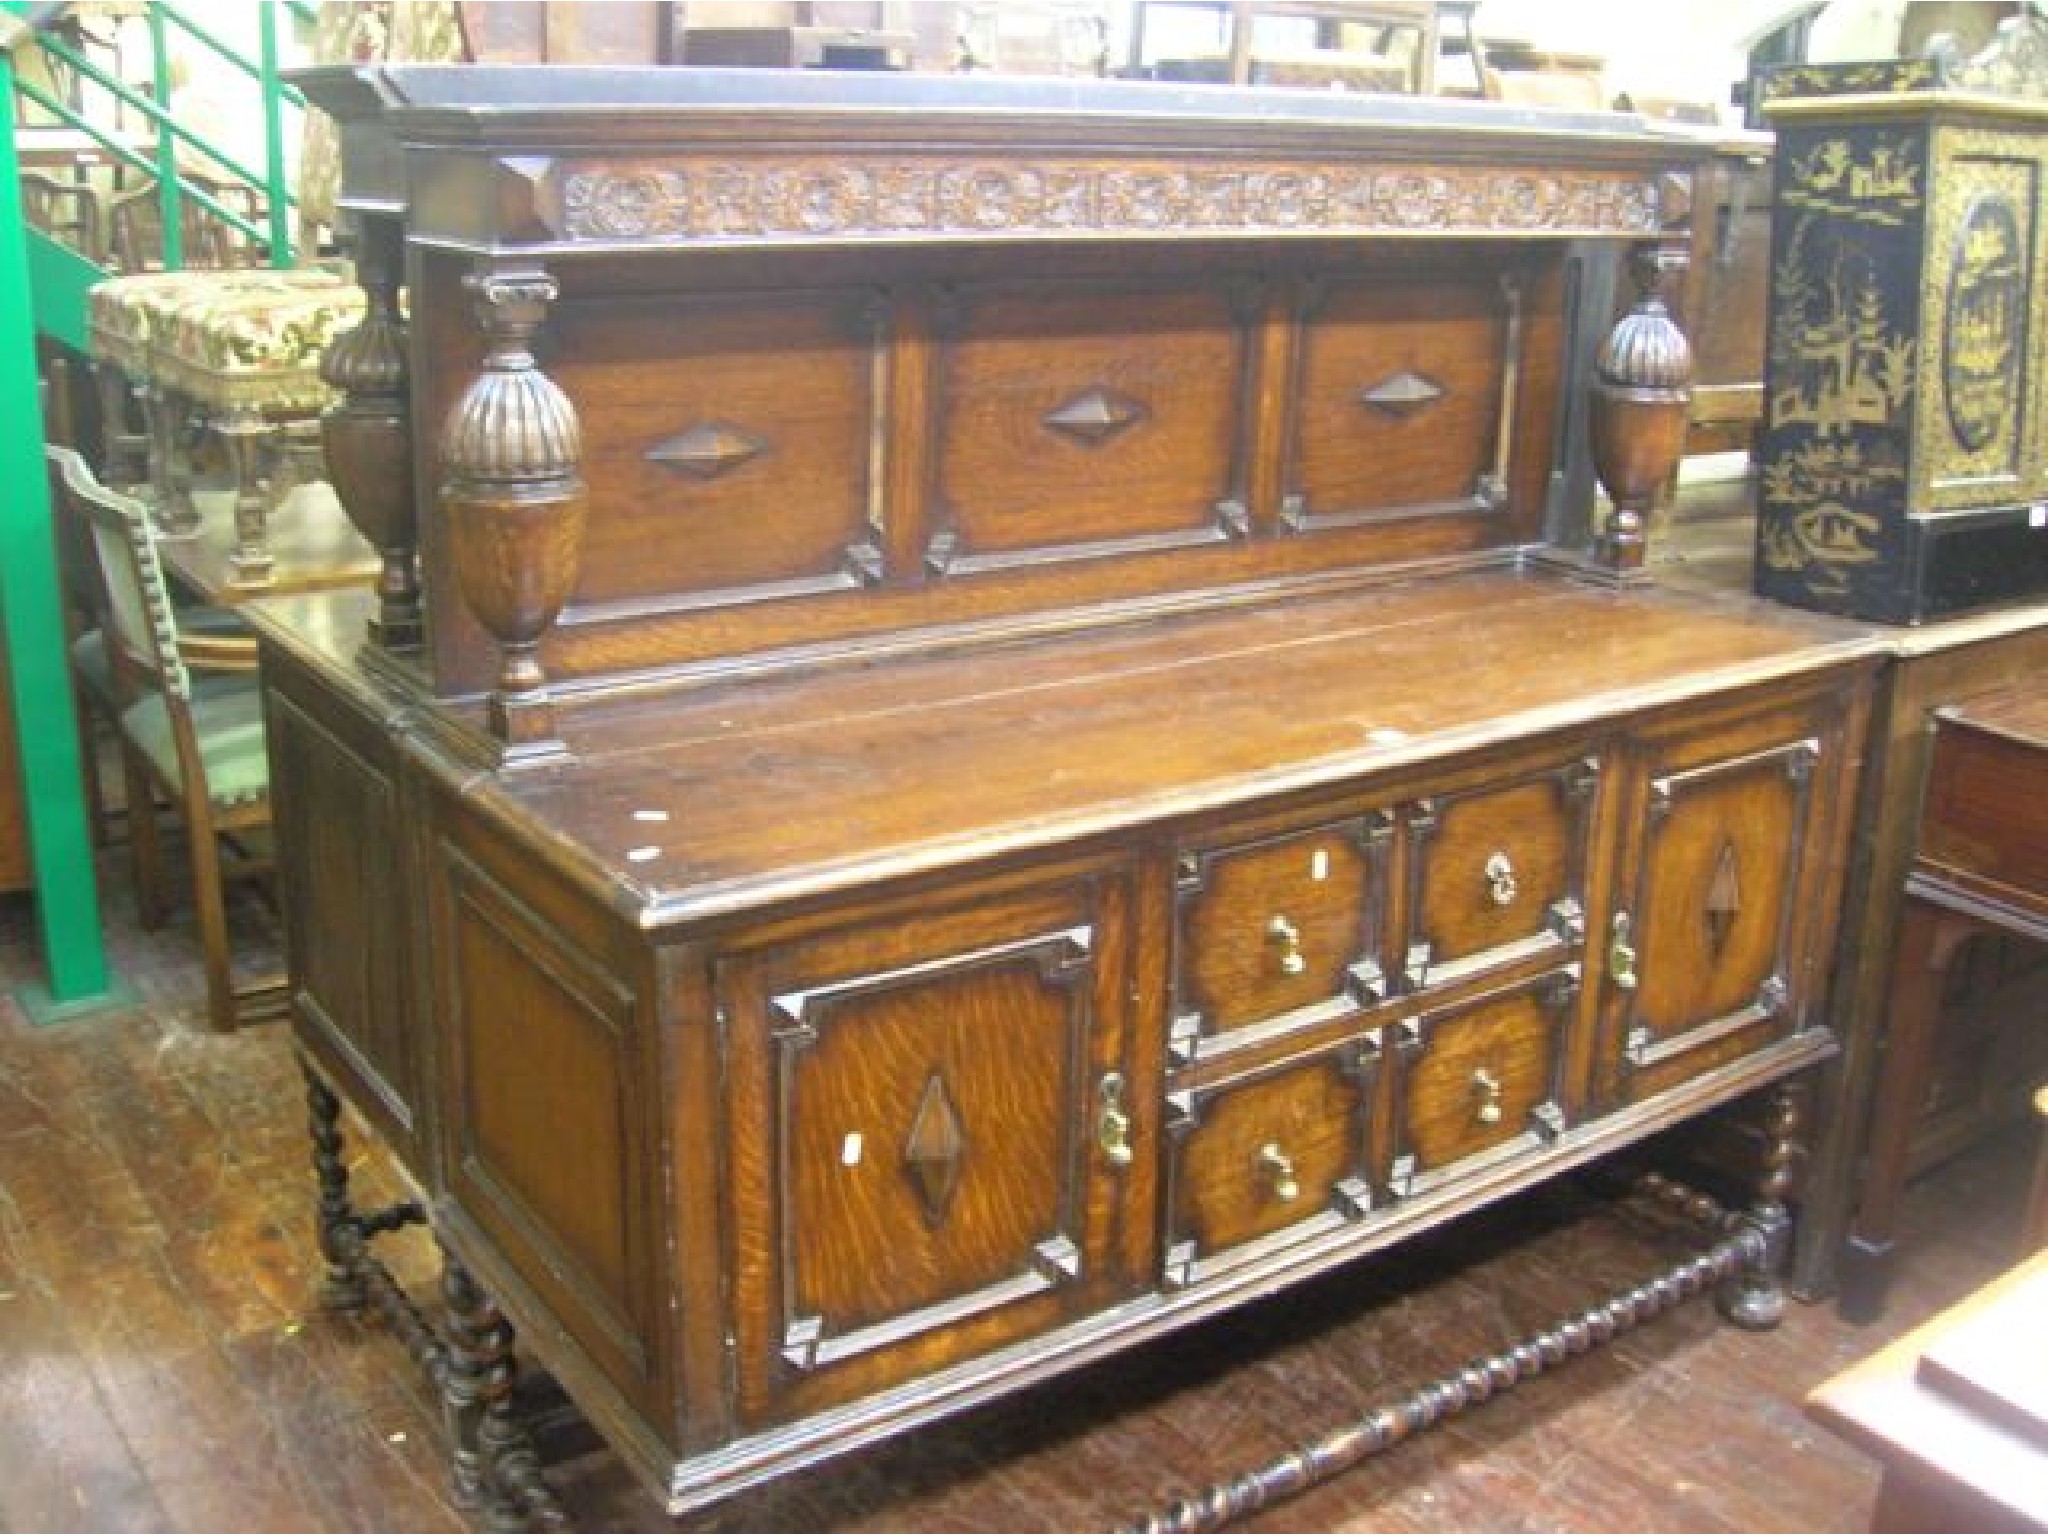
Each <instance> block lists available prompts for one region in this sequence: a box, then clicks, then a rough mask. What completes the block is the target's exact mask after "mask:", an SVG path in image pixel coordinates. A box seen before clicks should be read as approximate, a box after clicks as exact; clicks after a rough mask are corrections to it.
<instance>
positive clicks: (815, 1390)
mask: <svg viewBox="0 0 2048 1536" xmlns="http://www.w3.org/2000/svg"><path fill="white" fill-rule="evenodd" d="M1127 904H1128V897H1127V887H1126V885H1125V882H1124V881H1123V880H1122V879H1121V878H1118V879H1114V880H1102V881H1094V880H1090V881H1084V882H1081V883H1078V884H1072V885H1066V886H1061V887H1057V888H1054V889H1051V890H1045V891H1034V892H1028V893H1025V894H1020V895H1016V896H1009V897H1001V898H993V899H990V900H986V901H981V902H974V903H970V904H968V905H965V906H962V907H957V908H954V909H951V910H946V909H943V908H942V909H938V910H935V911H932V912H930V913H926V914H922V915H917V916H911V917H907V918H904V919H902V920H890V921H880V922H871V923H866V924H860V923H856V924H854V925H852V926H849V927H847V928H844V929H839V930H831V931H827V932H824V933H821V934H819V935H817V936H815V937H813V938H809V939H801V940H796V941H793V942H788V943H784V944H780V945H777V946H775V947H771V948H768V949H765V950H762V951H759V952H756V953H746V954H741V955H737V956H733V957H731V958H728V959H727V960H725V961H723V962H721V963H720V965H719V967H718V976H719V983H718V985H719V992H720V996H721V998H722V1000H723V1002H722V1006H724V1007H725V1009H726V1010H727V1012H728V1014H729V1016H730V1018H731V1019H732V1026H731V1027H732V1031H733V1035H732V1045H731V1050H732V1057H733V1064H734V1074H735V1077H736V1079H737V1080H738V1098H737V1101H736V1105H735V1109H734V1112H733V1115H732V1118H731V1122H730V1126H731V1130H730V1134H731V1135H732V1136H733V1137H734V1138H735V1145H734V1148H733V1152H732V1163H733V1166H734V1167H735V1169H736V1170H739V1176H738V1187H737V1188H736V1189H735V1190H734V1194H733V1199H734V1204H735V1225H736V1235H737V1241H738V1244H739V1248H740V1252H739V1255H738V1266H737V1271H736V1279H735V1285H734V1293H733V1306H734V1312H735V1318H734V1321H735V1326H736V1335H737V1338H738V1347H739V1382H738V1386H739V1405H740V1413H741V1417H742V1418H743V1419H744V1420H746V1421H749V1422H756V1423H758V1422H763V1421H770V1420H773V1419H777V1418H781V1417H783V1416H785V1415H787V1414H790V1413H794V1412H802V1411H809V1410H812V1409H816V1408H820V1407H823V1406H826V1405H829V1404H831V1403H834V1402H840V1401H845V1400H847V1399H850V1398H853V1397H857V1396H860V1395H862V1394H863V1393H865V1392H868V1391H872V1390H875V1389H876V1388H878V1387H880V1386H884V1385H888V1384H892V1383H894V1382H896V1381H900V1380H903V1379H906V1378H907V1377H909V1376H912V1375H915V1374H917V1373H919V1372H922V1371H926V1370H931V1369H935V1368H937V1367H939V1366H942V1365H945V1364H949V1363H951V1362H953V1361H956V1360H960V1359H964V1358H968V1357H970V1356H972V1355H974V1354H979V1353H982V1352H985V1351H987V1350H989V1349H992V1348H995V1347H997V1346H999V1345H1001V1344H1004V1343H1008V1342H1010V1341H1012V1340H1014V1339H1017V1338H1020V1337H1025V1336H1028V1335H1030V1334H1032V1333H1036V1332H1040V1331H1043V1330H1044V1329H1046V1328H1049V1327H1051V1326H1054V1325H1055V1324H1057V1323H1059V1322H1063V1321H1066V1320H1068V1319H1070V1318H1072V1317H1074V1316H1076V1315H1079V1314H1080V1313H1081V1312H1082V1311H1085V1310H1087V1309H1088V1308H1090V1307H1092V1306H1096V1305H1100V1304H1101V1303H1102V1302H1103V1301H1104V1300H1105V1299H1106V1298H1107V1297H1109V1296H1112V1295H1114V1294H1116V1292H1117V1290H1118V1289H1119V1286H1120V1282H1119V1280H1118V1271H1119V1268H1120V1266H1119V1265H1118V1263H1117V1262H1116V1257H1115V1253H1114V1248H1113V1245H1114V1243H1115V1241H1116V1236H1117V1230H1118V1228H1117V1221H1116V1206H1117V1200H1118V1190H1119V1184H1120V1181H1121V1179H1122V1177H1123V1174H1122V1169H1123V1168H1125V1167H1127V1166H1128V1165H1129V1163H1130V1161H1131V1160H1132V1159H1133V1158H1135V1157H1136V1156H1139V1155H1143V1147H1144V1146H1146V1145H1148V1144H1150V1143H1149V1137H1148V1134H1147V1132H1146V1131H1145V1130H1144V1129H1143V1122H1142V1121H1141V1120H1140V1118H1139V1114H1138V1109H1137V1091H1138V1090H1137V1089H1136V1088H1135V1087H1134V1086H1133V1085H1132V1084H1131V1083H1130V1081H1129V1078H1128V1075H1127V1070H1126V1065H1125V1063H1124V1061H1123V1056H1122V1053H1123V1050H1124V1032H1125V1029H1126V1027H1127V1020H1126V1009H1127V1004H1126V1002H1125V999H1126V997H1127V995H1128V993H1129V989H1130V979H1129V974H1128V972H1129V955H1128V944H1129V919H1128V913H1127ZM1126 1153H1128V1154H1129V1155H1128V1156H1127V1155H1126Z"/></svg>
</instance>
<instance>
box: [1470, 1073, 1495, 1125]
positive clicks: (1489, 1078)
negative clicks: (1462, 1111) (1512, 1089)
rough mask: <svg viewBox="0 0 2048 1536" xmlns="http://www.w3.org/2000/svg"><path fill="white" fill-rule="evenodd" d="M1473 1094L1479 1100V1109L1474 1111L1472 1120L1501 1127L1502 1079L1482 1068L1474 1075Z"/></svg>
mask: <svg viewBox="0 0 2048 1536" xmlns="http://www.w3.org/2000/svg"><path fill="white" fill-rule="evenodd" d="M1472 1093H1473V1096H1474V1097H1475V1098H1477V1099H1478V1100H1479V1105H1478V1107H1477V1108H1476V1109H1474V1110H1473V1111H1472V1118H1473V1119H1475V1120H1477V1121H1478V1122H1479V1123H1480V1124H1481V1125H1499V1124H1500V1116H1501V1109H1500V1079H1499V1078H1497V1077H1495V1076H1494V1075H1493V1074H1492V1073H1491V1072H1489V1071H1487V1070H1486V1068H1484V1067H1481V1068H1480V1069H1479V1070H1478V1071H1477V1072H1474V1073H1473V1074H1472Z"/></svg>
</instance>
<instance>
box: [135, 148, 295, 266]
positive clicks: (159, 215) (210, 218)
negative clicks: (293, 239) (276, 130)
mask: <svg viewBox="0 0 2048 1536" xmlns="http://www.w3.org/2000/svg"><path fill="white" fill-rule="evenodd" d="M182 175H183V179H184V180H185V181H186V182H188V183H190V184H191V185H193V186H196V187H198V188H199V189H200V190H201V191H202V192H205V193H207V194H208V195H209V196H210V197H212V198H213V200H214V201H215V202H217V203H219V204H220V205H221V206H222V207H224V208H228V209H230V210H232V211H233V212H235V213H237V214H239V215H240V216H241V217H242V218H243V219H245V220H247V221H248V222H249V223H251V224H254V225H256V226H257V227H258V228H261V227H262V226H263V222H264V220H265V219H266V218H267V217H268V214H267V212H266V207H265V203H264V200H263V194H262V193H261V192H260V191H258V190H257V189H256V188H254V187H252V186H250V185H248V184H247V183H246V182H241V181H236V180H234V179H233V178H230V177H223V176H209V175H206V174H205V173H204V172H199V171H193V170H190V169H187V170H185V171H184V172H183V173H182ZM104 221H105V238H106V260H107V261H109V262H110V263H111V264H112V265H113V266H114V267H116V268H118V269H119V270H120V271H123V272H154V271H158V270H160V269H161V268H162V267H163V264H164V214H163V195H162V193H161V192H160V191H159V190H158V187H157V181H156V178H155V177H145V178H143V179H142V180H141V181H140V182H138V183H137V184H136V185H134V186H132V187H129V188H128V189H126V190H125V191H122V192H118V193H116V194H115V195H114V196H113V197H111V198H109V199H108V201H107V206H106V212H105V215H104ZM178 223H179V227H180V232H181V233H180V239H181V241H182V248H183V254H184V263H183V264H184V265H185V266H186V267H197V268H202V269H217V268H226V267H253V266H259V265H261V264H262V263H263V262H264V260H265V259H266V258H267V256H268V254H269V253H268V251H267V250H265V248H264V247H263V246H262V245H260V244H258V243H257V242H255V241H252V240H250V239H249V237H248V236H246V235H244V234H243V233H242V232H241V231H240V230H239V229H237V228H235V226H234V225H232V224H230V223H228V222H227V221H226V220H225V219H222V218H221V217H219V216H218V215H217V214H215V213H214V212H213V211H212V210H211V209H209V208H207V207H206V206H205V205H204V204H203V203H200V202H198V201H196V200H195V199H192V198H189V197H188V198H185V199H184V200H182V201H181V202H180V203H179V205H178Z"/></svg>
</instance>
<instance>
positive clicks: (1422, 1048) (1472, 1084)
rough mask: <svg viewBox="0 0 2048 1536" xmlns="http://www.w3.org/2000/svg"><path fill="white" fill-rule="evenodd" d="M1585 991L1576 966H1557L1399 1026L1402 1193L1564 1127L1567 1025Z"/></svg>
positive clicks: (1398, 1185) (1398, 1182)
mask: <svg viewBox="0 0 2048 1536" xmlns="http://www.w3.org/2000/svg"><path fill="white" fill-rule="evenodd" d="M1577 997H1578V976H1577V974H1576V972H1575V971H1566V972H1559V973H1555V974H1551V975H1547V976H1543V977H1540V978H1537V979H1535V980H1532V981H1529V982H1524V983H1522V984H1519V985H1517V986H1514V987H1510V988H1505V989H1502V990H1500V991H1496V992H1491V993H1487V994H1485V995H1483V996H1481V997H1479V998H1476V999H1473V1000H1472V1001H1470V1002H1468V1003H1464V1004H1461V1005H1459V1006H1457V1007H1455V1008H1451V1009H1447V1010H1445V1011H1443V1012H1441V1013H1435V1014H1425V1015H1422V1016H1420V1017H1418V1018H1414V1019H1409V1020H1405V1021H1403V1023H1402V1024H1401V1025H1400V1026H1398V1028H1397V1031H1396V1035H1395V1046H1394V1052H1393V1056H1394V1067H1393V1072H1394V1102H1395V1104H1396V1105H1397V1110H1396V1116H1395V1134H1396V1143H1395V1145H1396V1147H1397V1149H1398V1150H1397V1152H1396V1155H1395V1158H1394V1164H1393V1168H1392V1170H1391V1175H1390V1177H1391V1183H1392V1185H1393V1188H1394V1191H1395V1193H1396V1194H1399V1195H1401V1196H1404V1197H1406V1196H1412V1195H1415V1194H1418V1193H1420V1192H1421V1191H1423V1190H1425V1189H1428V1188H1430V1187H1433V1186H1434V1185H1436V1184H1438V1183H1441V1182H1443V1180H1444V1179H1446V1178H1448V1177H1452V1176H1454V1175H1455V1174H1456V1172H1457V1170H1458V1168H1459V1165H1460V1164H1464V1163H1468V1162H1472V1161H1475V1160H1481V1159H1484V1158H1486V1157H1487V1155H1488V1154H1502V1153H1507V1152H1514V1151H1519V1150H1523V1149H1528V1148H1533V1147H1536V1146H1539V1145H1541V1144H1542V1143H1544V1142H1547V1141H1549V1140H1552V1139H1554V1138H1555V1137H1557V1136H1558V1135H1560V1134H1561V1133H1562V1132H1563V1130H1564V1128H1565V1112H1564V1107H1563V1103H1562V1099H1563V1087H1564V1085H1563V1071H1564V1063H1565V1043H1566V1030H1567V1028H1568V1026H1569V1024H1570V1022H1571V1019H1572V1017H1573V1011H1574V1003H1575V1001H1576V999H1577Z"/></svg>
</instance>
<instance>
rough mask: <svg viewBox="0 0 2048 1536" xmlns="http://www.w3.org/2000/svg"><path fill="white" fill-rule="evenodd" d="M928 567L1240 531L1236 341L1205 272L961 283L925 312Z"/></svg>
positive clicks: (992, 565)
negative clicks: (934, 360)
mask: <svg viewBox="0 0 2048 1536" xmlns="http://www.w3.org/2000/svg"><path fill="white" fill-rule="evenodd" d="M939 328H940V331H939V335H940V345H939V354H938V390H937V395H938V398H937V402H936V411H937V418H936V428H935V435H936V441H937V448H936V465H937V469H936V473H937V484H938V497H937V499H938V503H939V507H938V517H939V519H940V526H938V527H937V528H936V529H935V530H934V532H933V536H932V540H931V543H930V545H929V546H928V550H927V561H928V563H929V564H930V566H931V568H932V569H933V570H934V571H935V572H939V573H942V574H943V573H947V572H955V571H957V572H971V571H975V570H987V569H997V568H1002V567H1007V566H1015V565H1024V564H1032V563H1040V562H1044V561H1060V560H1068V559H1074V558H1080V557H1085V556H1094V555H1100V554H1104V553H1117V552H1126V553H1133V552H1137V551H1141V550H1159V549H1166V548H1173V547H1176V546H1179V545H1193V544H1210V543H1219V542H1222V541H1223V540H1225V539H1228V538H1230V537H1232V536H1233V534H1234V533H1235V532H1236V531H1238V529H1240V528H1241V525H1242V519H1243V515H1244V514H1243V510H1242V507H1241V505H1240V506H1237V507H1236V508H1234V509H1233V508H1230V507H1227V506H1226V505H1225V504H1226V503H1230V502H1232V501H1233V500H1236V499H1239V498H1241V490H1240V488H1239V484H1238V475H1239V468H1238V466H1239V462H1240V458H1241V452H1242V450H1241V443H1242V439H1243V434H1244V431H1245V424H1244V419H1243V411H1244V389H1245V368H1246V357H1247V340H1246V337H1245V334H1244V327H1243V325H1242V324H1241V322H1240V321H1239V320H1238V318H1237V316H1236V315H1235V314H1234V312H1233V309H1232V306H1231V303H1230V300H1229V295H1228V293H1227V291H1226V290H1225V288H1224V287H1223V286H1222V285H1221V284H1220V283H1216V282H1211V283H1153V284H1145V285H1135V284H1132V285H1126V284H1113V283H1094V282H1064V283H1053V282H1046V283H1011V284H989V285H975V286H966V287H963V288H961V289H959V290H957V291H955V292H954V293H952V294H951V295H950V296H949V300H948V302H947V303H946V304H945V305H944V306H943V307H942V309H941V312H940V318H939Z"/></svg>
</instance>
